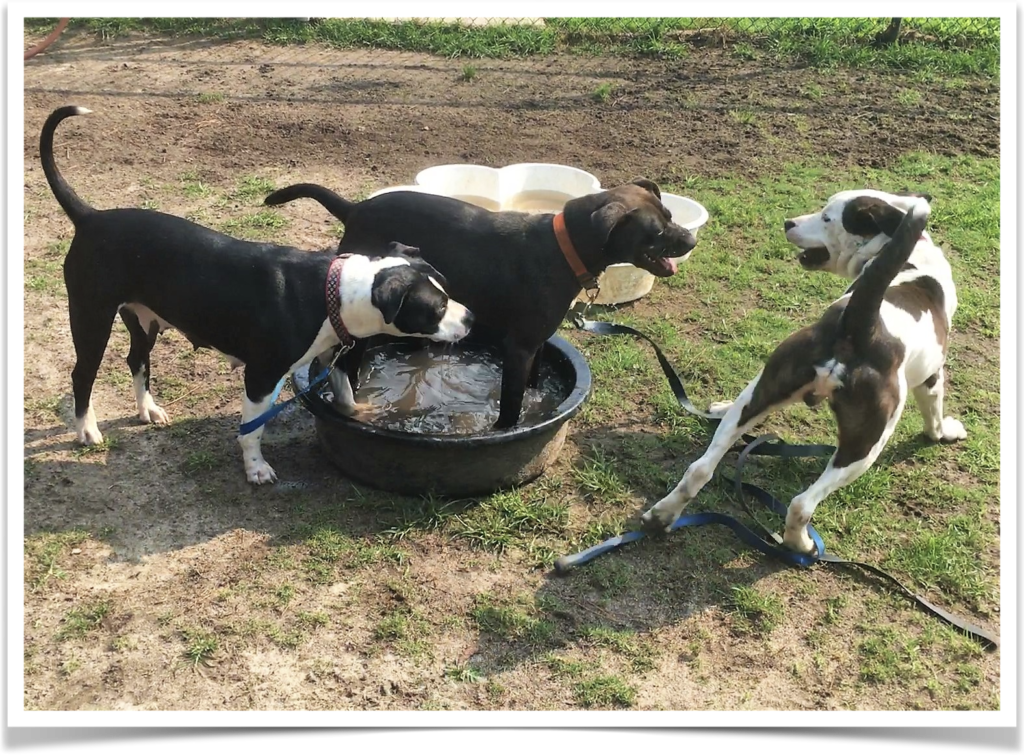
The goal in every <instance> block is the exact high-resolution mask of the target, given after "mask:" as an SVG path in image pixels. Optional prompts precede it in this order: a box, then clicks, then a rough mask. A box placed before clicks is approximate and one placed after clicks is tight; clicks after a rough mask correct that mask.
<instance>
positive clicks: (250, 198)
mask: <svg viewBox="0 0 1024 756" xmlns="http://www.w3.org/2000/svg"><path fill="white" fill-rule="evenodd" d="M272 191H274V182H273V181H270V180H269V179H265V178H262V177H260V176H246V177H244V178H243V179H242V180H241V181H239V182H238V186H237V187H236V188H235V190H234V191H233V192H232V193H231V195H230V196H231V199H235V200H241V201H242V202H246V203H248V204H250V205H262V204H263V198H264V197H266V196H267V195H268V194H270V193H271V192H272Z"/></svg>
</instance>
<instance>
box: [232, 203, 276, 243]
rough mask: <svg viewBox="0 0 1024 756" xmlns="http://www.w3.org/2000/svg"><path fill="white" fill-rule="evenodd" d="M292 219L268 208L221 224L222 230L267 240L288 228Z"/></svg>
mask: <svg viewBox="0 0 1024 756" xmlns="http://www.w3.org/2000/svg"><path fill="white" fill-rule="evenodd" d="M289 223H290V221H289V220H288V219H287V218H285V217H284V216H283V215H281V214H280V213H279V212H278V211H276V210H272V209H270V208H266V209H264V210H259V211H257V212H255V213H249V214H247V215H243V216H242V217H241V218H234V219H232V220H229V221H226V222H224V223H222V224H221V227H220V228H221V231H223V232H224V233H225V234H230V235H232V236H239V237H241V238H244V239H254V240H266V239H270V238H272V237H273V236H274V234H275V233H276V232H277V231H280V230H281V229H283V228H287V226H288V224H289Z"/></svg>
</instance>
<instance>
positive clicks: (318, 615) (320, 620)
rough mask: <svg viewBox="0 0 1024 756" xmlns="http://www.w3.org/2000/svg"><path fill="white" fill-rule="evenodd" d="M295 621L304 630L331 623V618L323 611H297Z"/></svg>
mask: <svg viewBox="0 0 1024 756" xmlns="http://www.w3.org/2000/svg"><path fill="white" fill-rule="evenodd" d="M295 621H296V622H298V623H299V625H300V626H301V627H303V628H305V629H306V630H315V629H317V628H320V627H327V626H328V625H329V624H331V618H330V617H328V616H327V614H325V613H324V612H297V613H296V614H295Z"/></svg>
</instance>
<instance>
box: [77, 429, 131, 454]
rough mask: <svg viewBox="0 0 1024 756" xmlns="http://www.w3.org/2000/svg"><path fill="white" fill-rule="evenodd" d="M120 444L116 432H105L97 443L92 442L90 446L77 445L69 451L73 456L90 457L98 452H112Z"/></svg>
mask: <svg viewBox="0 0 1024 756" xmlns="http://www.w3.org/2000/svg"><path fill="white" fill-rule="evenodd" d="M120 446H121V437H120V436H119V435H118V434H116V433H107V434H106V435H105V436H103V440H102V441H100V443H98V444H92V445H90V446H78V445H76V446H75V448H74V449H73V450H72V451H71V455H72V456H73V457H75V458H80V457H91V456H96V455H99V454H106V453H107V452H112V451H114V450H115V449H117V448H119V447H120Z"/></svg>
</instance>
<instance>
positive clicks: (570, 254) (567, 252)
mask: <svg viewBox="0 0 1024 756" xmlns="http://www.w3.org/2000/svg"><path fill="white" fill-rule="evenodd" d="M553 225H554V227H555V238H556V239H558V248H559V249H561V250H562V255H563V256H564V257H565V260H566V262H568V263H569V267H570V268H572V272H573V273H575V274H576V280H577V281H579V282H580V286H582V287H583V288H584V289H586V290H588V291H589V290H590V289H595V288H597V277H596V276H594V275H593V274H592V273H591V272H590V271H589V270H587V266H586V265H584V264H583V260H581V259H580V256H579V253H577V252H576V247H574V246H573V244H572V239H570V238H569V230H568V229H567V228H566V227H565V214H564V213H557V214H556V215H555V218H554V221H553Z"/></svg>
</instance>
